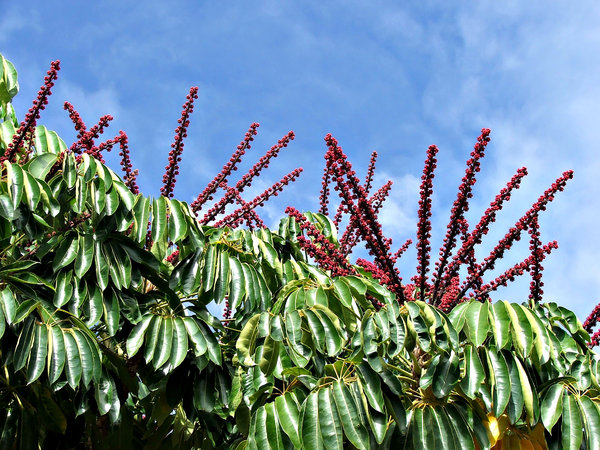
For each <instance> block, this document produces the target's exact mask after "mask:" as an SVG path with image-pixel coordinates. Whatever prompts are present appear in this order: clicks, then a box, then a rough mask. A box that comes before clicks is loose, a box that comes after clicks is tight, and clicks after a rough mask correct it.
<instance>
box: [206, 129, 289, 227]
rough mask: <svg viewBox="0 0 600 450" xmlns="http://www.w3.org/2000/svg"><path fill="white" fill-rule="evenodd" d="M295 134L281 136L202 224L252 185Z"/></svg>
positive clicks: (219, 212)
mask: <svg viewBox="0 0 600 450" xmlns="http://www.w3.org/2000/svg"><path fill="white" fill-rule="evenodd" d="M294 137H295V135H294V132H293V131H290V132H289V133H288V134H286V135H285V136H284V137H283V138H281V139H280V140H279V141H278V142H277V144H276V145H274V146H273V147H271V149H270V150H269V151H268V152H267V153H265V154H264V155H263V156H262V157H261V158H260V159H259V160H258V162H257V163H256V164H254V166H253V167H252V168H251V169H250V170H249V171H248V172H247V173H246V174H245V175H244V176H243V177H242V178H241V179H240V180H239V181H238V182H237V183H236V185H235V188H233V189H228V190H227V192H226V193H225V195H224V196H223V198H221V200H219V201H218V202H217V203H216V204H215V205H214V206H213V207H212V208H211V209H210V210H208V212H207V213H206V214H205V215H204V217H203V218H202V219H201V220H200V223H201V224H202V225H207V224H208V223H210V222H211V221H213V220H214V219H215V217H216V216H217V215H219V214H221V213H223V211H224V210H225V207H226V206H227V205H228V204H230V203H231V202H233V201H234V199H235V192H237V193H238V194H240V193H241V192H242V191H243V190H244V189H245V188H246V187H248V186H250V185H251V183H252V180H254V178H255V177H257V176H258V175H259V174H260V172H261V171H262V170H263V169H265V168H266V167H268V166H269V163H270V161H271V159H272V158H276V157H277V156H278V155H279V152H280V151H281V149H282V148H284V147H287V146H288V144H289V143H290V141H292V140H293V139H294Z"/></svg>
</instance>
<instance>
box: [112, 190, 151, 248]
mask: <svg viewBox="0 0 600 450" xmlns="http://www.w3.org/2000/svg"><path fill="white" fill-rule="evenodd" d="M113 190H115V191H116V189H113ZM133 217H134V225H133V230H132V233H131V237H132V239H133V240H134V241H135V242H144V241H145V240H146V235H147V234H148V221H149V220H150V199H148V198H146V197H144V196H142V195H139V196H138V197H137V201H136V203H135V207H134V210H133Z"/></svg>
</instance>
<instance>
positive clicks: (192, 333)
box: [182, 317, 239, 356]
mask: <svg viewBox="0 0 600 450" xmlns="http://www.w3.org/2000/svg"><path fill="white" fill-rule="evenodd" d="M182 321H183V324H184V325H185V328H186V330H187V333H188V336H189V338H190V340H191V341H192V344H194V353H195V354H196V356H202V355H204V354H205V353H206V350H207V349H208V343H207V342H206V339H205V338H204V334H202V332H201V331H200V327H199V326H198V324H197V323H196V321H195V320H194V319H192V318H191V317H183V318H182ZM238 342H239V341H238Z"/></svg>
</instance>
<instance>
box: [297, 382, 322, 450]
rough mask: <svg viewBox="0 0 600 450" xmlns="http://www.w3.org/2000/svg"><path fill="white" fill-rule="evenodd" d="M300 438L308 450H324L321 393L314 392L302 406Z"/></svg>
mask: <svg viewBox="0 0 600 450" xmlns="http://www.w3.org/2000/svg"><path fill="white" fill-rule="evenodd" d="M300 422H301V428H300V436H301V438H302V444H303V446H304V448H305V449H307V450H322V449H323V448H324V444H323V436H322V434H321V427H320V418H319V393H318V392H312V393H310V394H309V395H308V397H306V400H305V401H304V403H303V404H302V413H301V419H300Z"/></svg>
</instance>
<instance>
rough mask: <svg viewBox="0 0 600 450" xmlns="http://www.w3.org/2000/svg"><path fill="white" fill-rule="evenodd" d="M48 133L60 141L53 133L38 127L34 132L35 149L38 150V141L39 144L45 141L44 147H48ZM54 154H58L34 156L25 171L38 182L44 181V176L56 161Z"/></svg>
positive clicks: (56, 156)
mask: <svg viewBox="0 0 600 450" xmlns="http://www.w3.org/2000/svg"><path fill="white" fill-rule="evenodd" d="M50 133H52V134H53V135H54V136H55V137H56V139H57V140H58V139H60V138H59V137H58V135H57V134H56V133H55V132H54V131H50V130H48V129H47V128H46V127H45V126H43V125H38V126H37V127H36V130H35V140H36V148H39V147H38V145H39V144H38V141H39V142H41V141H45V144H46V145H45V146H46V147H47V146H48V145H47V144H48V136H50ZM54 136H53V137H54ZM51 145H52V144H51ZM54 153H58V152H52V153H42V154H41V155H36V156H34V157H33V158H32V159H31V160H30V161H29V162H28V163H27V171H28V172H29V173H30V174H31V175H33V176H34V177H35V178H37V179H38V180H44V179H45V178H46V175H48V173H49V172H50V169H52V167H53V166H54V164H55V163H56V161H57V160H58V155H57V154H54Z"/></svg>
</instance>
